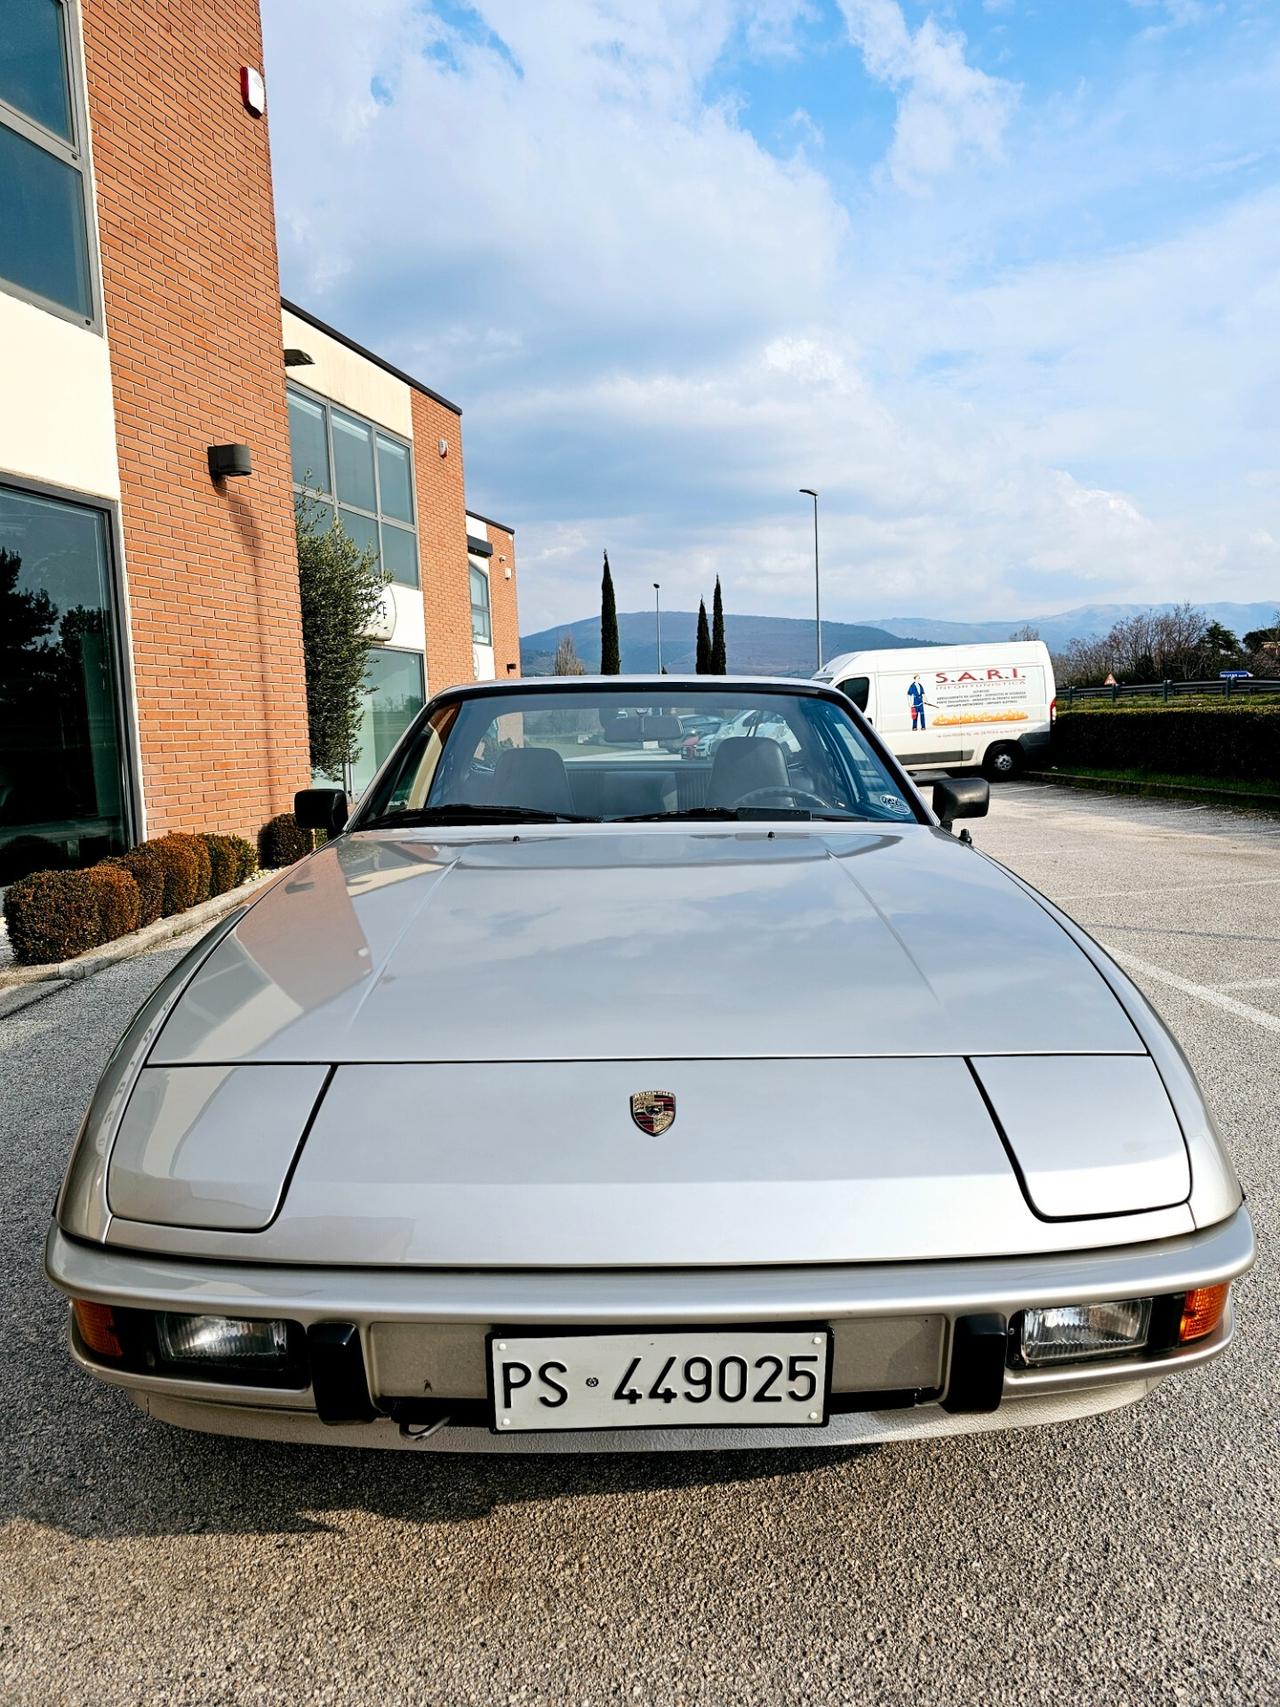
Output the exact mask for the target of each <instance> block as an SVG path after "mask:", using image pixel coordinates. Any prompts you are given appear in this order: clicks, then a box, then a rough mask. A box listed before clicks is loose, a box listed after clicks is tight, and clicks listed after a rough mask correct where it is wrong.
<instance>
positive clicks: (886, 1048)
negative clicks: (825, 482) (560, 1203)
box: [150, 825, 1144, 1065]
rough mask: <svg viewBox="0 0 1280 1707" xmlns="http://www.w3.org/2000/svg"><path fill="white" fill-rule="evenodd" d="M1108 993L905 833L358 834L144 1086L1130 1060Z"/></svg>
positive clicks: (990, 879)
mask: <svg viewBox="0 0 1280 1707" xmlns="http://www.w3.org/2000/svg"><path fill="white" fill-rule="evenodd" d="M1143 1052H1144V1051H1143V1044H1142V1041H1141V1040H1140V1038H1139V1037H1138V1035H1137V1033H1136V1032H1135V1030H1134V1028H1133V1026H1132V1025H1131V1023H1130V1021H1129V1019H1128V1017H1127V1016H1126V1014H1125V1012H1124V1010H1123V1008H1122V1007H1121V1005H1120V1003H1119V1002H1118V1000H1117V999H1116V997H1115V995H1114V994H1113V993H1112V991H1111V989H1110V988H1109V986H1108V985H1107V983H1106V982H1105V980H1104V979H1103V978H1102V976H1101V974H1100V973H1099V972H1098V971H1097V969H1096V968H1095V967H1094V965H1093V964H1092V962H1091V961H1090V960H1089V959H1088V958H1087V957H1086V955H1085V954H1084V953H1083V952H1082V951H1081V949H1080V948H1079V947H1078V946H1077V945H1076V944H1075V943H1074V942H1073V941H1072V939H1071V938H1070V936H1069V935H1068V934H1067V933H1066V932H1065V931H1064V930H1063V928H1062V927H1061V925H1059V924H1058V923H1057V922H1056V921H1055V920H1054V918H1053V917H1052V916H1051V915H1050V914H1049V913H1048V912H1047V911H1046V910H1045V909H1044V908H1042V907H1041V906H1040V905H1039V904H1038V903H1037V902H1036V901H1035V899H1034V898H1033V897H1032V896H1030V895H1029V894H1028V893H1027V892H1026V891H1025V890H1024V889H1023V888H1022V887H1021V886H1019V885H1018V884H1016V883H1015V882H1013V880H1012V879H1011V878H1009V877H1008V875H1007V874H1006V873H1005V872H1004V871H1003V870H1002V869H1001V868H1000V867H999V866H997V865H995V864H994V863H993V862H992V861H990V860H988V859H985V858H984V857H982V856H981V855H980V854H979V853H977V852H976V851H975V850H973V849H970V848H966V847H964V846H963V845H961V844H960V843H958V842H956V841H955V840H953V839H952V838H951V837H949V836H947V835H945V834H943V833H942V832H940V831H937V830H933V829H930V828H928V827H926V826H924V825H907V826H901V827H897V826H885V827H884V828H883V829H880V828H877V829H876V830H874V831H872V830H868V829H867V828H865V827H862V828H859V829H856V830H842V829H834V828H832V829H830V830H828V829H827V827H825V826H824V828H823V830H822V831H821V832H819V831H817V830H816V829H814V828H813V827H811V826H807V825H806V826H804V827H800V826H796V827H794V828H793V827H791V826H787V827H785V828H784V827H783V826H781V825H779V826H778V827H777V828H776V829H774V828H765V827H764V826H758V825H752V826H750V827H745V826H744V827H741V828H738V827H734V828H732V829H724V830H721V829H719V828H718V827H717V828H716V829H715V830H712V829H710V828H709V827H708V828H698V829H696V830H690V831H688V832H685V831H682V830H676V829H673V828H671V827H669V826H663V827H661V828H658V829H653V830H649V829H646V828H644V827H640V826H633V827H628V828H626V829H623V830H616V831H615V830H612V829H609V830H603V831H597V830H594V829H586V830H582V829H578V828H576V827H575V829H574V830H572V831H568V832H557V831H547V830H540V829H539V830H533V831H530V832H521V833H520V834H519V835H515V834H513V833H511V832H505V833H502V834H494V833H493V832H485V833H481V834H468V835H465V836H463V835H459V834H457V833H453V834H450V835H448V836H445V835H442V834H440V833H439V832H436V833H424V832H417V833H407V834H404V833H402V834H400V835H395V836H393V835H387V834H377V833H372V832H370V833H365V834H356V835H352V836H347V837H343V838H341V839H340V840H339V841H337V842H336V843H335V844H334V845H332V846H331V847H328V848H324V849H322V850H321V851H320V852H319V853H317V854H315V855H314V856H313V857H312V858H310V859H308V860H306V861H305V862H303V863H302V864H301V865H299V866H298V867H296V868H295V869H294V870H292V871H291V872H290V873H289V874H288V875H286V876H285V877H284V878H283V879H282V880H281V881H280V882H278V883H277V884H275V885H274V886H273V887H272V888H271V889H270V890H269V891H268V892H267V893H266V894H264V895H263V896H262V897H261V899H260V900H258V901H257V902H256V903H255V904H254V905H253V906H252V907H251V908H250V909H249V910H248V911H247V912H246V914H245V915H244V917H243V918H242V919H241V920H240V921H239V922H238V923H237V925H236V926H235V928H234V929H233V930H232V931H230V932H229V933H228V934H227V935H225V936H224V937H223V939H222V940H221V941H220V942H219V943H218V945H217V947H216V948H215V949H214V950H213V952H212V954H210V955H209V957H208V958H207V960H206V961H205V962H204V963H203V964H202V966H201V967H200V969H199V971H198V972H197V974H196V976H195V977H194V979H193V980H192V982H191V984H190V985H189V986H188V988H187V990H186V992H185V993H184V995H183V996H182V998H181V999H180V1001H179V1002H178V1003H177V1004H176V1006H175V1008H174V1010H173V1012H172V1013H171V1015H170V1017H169V1019H168V1021H167V1023H166V1024H165V1027H164V1030H163V1031H162V1033H161V1035H160V1037H159V1039H158V1041H157V1043H156V1045H155V1047H154V1048H153V1050H152V1053H151V1056H150V1060H151V1062H152V1063H153V1064H172V1065H178V1064H214V1063H218V1064H232V1063H242V1062H243V1063H249V1062H258V1063H269V1062H275V1063H292V1064H306V1063H329V1064H336V1063H356V1062H362V1063H375V1062H388V1063H389V1062H418V1063H446V1062H448V1063H467V1062H515V1061H593V1060H595V1061H620V1060H635V1061H659V1060H661V1061H677V1060H712V1059H716V1060H724V1059H732V1058H742V1059H759V1058H767V1057H774V1058H776V1057H795V1056H812V1057H865V1056H871V1057H884V1056H912V1055H916V1056H958V1055H982V1054H1014V1055H1017V1054H1032V1055H1034V1054H1050V1053H1052V1054H1141V1053H1143Z"/></svg>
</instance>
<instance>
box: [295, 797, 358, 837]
mask: <svg viewBox="0 0 1280 1707" xmlns="http://www.w3.org/2000/svg"><path fill="white" fill-rule="evenodd" d="M293 815H294V817H295V818H296V819H297V820H298V825H299V828H301V829H303V830H323V831H324V833H325V835H326V836H336V835H338V834H339V833H340V832H341V831H342V830H344V829H345V828H346V826H347V819H348V818H349V817H350V816H351V802H350V800H349V799H348V798H347V793H346V790H345V789H342V788H300V789H299V790H298V792H297V793H296V794H295V795H294V797H293Z"/></svg>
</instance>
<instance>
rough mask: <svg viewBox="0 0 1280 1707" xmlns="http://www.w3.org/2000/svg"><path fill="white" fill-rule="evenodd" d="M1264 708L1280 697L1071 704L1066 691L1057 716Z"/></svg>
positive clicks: (1130, 698) (1154, 697)
mask: <svg viewBox="0 0 1280 1707" xmlns="http://www.w3.org/2000/svg"><path fill="white" fill-rule="evenodd" d="M1255 705H1256V706H1266V707H1268V708H1269V709H1270V708H1273V707H1275V706H1277V705H1280V693H1249V694H1244V693H1238V694H1232V696H1231V698H1230V699H1228V698H1227V697H1226V696H1225V695H1224V694H1220V693H1194V694H1191V693H1186V694H1178V695H1176V696H1171V697H1170V698H1169V699H1167V700H1166V699H1162V698H1161V697H1160V695H1159V694H1141V695H1138V694H1133V695H1127V694H1121V696H1120V698H1119V699H1078V700H1076V701H1075V703H1074V704H1072V703H1071V702H1070V701H1069V700H1068V698H1067V691H1066V689H1065V688H1059V689H1058V715H1059V717H1065V716H1067V715H1068V714H1070V715H1072V716H1074V715H1075V714H1076V713H1077V712H1080V711H1088V712H1091V713H1096V712H1100V711H1107V712H1115V711H1177V710H1179V709H1181V710H1183V711H1205V710H1208V709H1209V708H1212V709H1214V710H1224V709H1225V710H1227V711H1247V710H1248V709H1249V707H1250V706H1255Z"/></svg>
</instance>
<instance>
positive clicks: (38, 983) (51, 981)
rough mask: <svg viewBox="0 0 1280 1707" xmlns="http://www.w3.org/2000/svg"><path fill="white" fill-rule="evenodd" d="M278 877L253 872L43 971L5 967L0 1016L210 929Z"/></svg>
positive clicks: (0, 981) (0, 975) (273, 873)
mask: <svg viewBox="0 0 1280 1707" xmlns="http://www.w3.org/2000/svg"><path fill="white" fill-rule="evenodd" d="M286 869H288V868H287V867H286ZM279 876H280V873H279V872H278V871H261V872H256V873H255V874H254V876H252V877H251V878H250V879H249V881H248V882H247V883H242V884H241V885H240V886H239V888H237V889H228V890H227V892H226V894H225V895H214V896H213V897H211V899H210V900H208V901H201V902H200V903H199V905H198V906H195V907H188V908H187V910H186V912H185V913H174V914H172V915H171V916H170V917H169V918H166V919H157V920H156V922H155V923H154V924H153V925H144V926H143V928H142V929H141V930H138V931H130V932H129V934H128V935H127V936H121V937H117V938H116V939H115V941H114V942H104V943H103V944H102V946H101V947H100V948H91V949H89V950H88V952H87V953H85V954H77V955H75V956H74V957H73V958H72V959H70V960H57V961H49V962H47V963H46V964H45V965H43V966H6V967H4V968H2V969H0V1017H2V1016H3V1015H5V1014H10V1013H16V1012H17V1011H18V1010H19V1009H20V1008H25V1007H30V1006H31V1004H32V1003H33V1002H39V1001H43V999H44V998H45V997H46V996H52V995H53V994H54V992H55V991H57V990H61V989H65V987H66V986H67V985H68V984H76V983H79V982H80V980H81V979H83V978H92V977H94V975H95V974H96V973H98V972H105V971H106V969H107V967H108V966H116V965H118V964H119V963H120V961H122V960H132V959H133V958H134V956H135V955H139V954H145V953H147V951H148V950H149V949H152V948H158V947H160V946H161V945H162V944H164V943H166V942H171V941H172V940H173V939H174V938H175V937H180V936H186V935H187V933H188V932H189V931H194V930H199V928H200V927H201V925H211V924H214V923H215V922H216V921H217V920H218V919H221V918H223V917H224V916H225V915H226V914H227V913H231V912H234V911H235V909H236V908H237V907H243V906H244V905H246V903H247V902H249V901H250V900H251V899H252V898H253V897H254V895H255V894H256V892H257V891H258V890H259V889H261V888H262V886H263V885H264V884H266V883H269V882H271V881H272V880H273V879H274V878H277V877H279Z"/></svg>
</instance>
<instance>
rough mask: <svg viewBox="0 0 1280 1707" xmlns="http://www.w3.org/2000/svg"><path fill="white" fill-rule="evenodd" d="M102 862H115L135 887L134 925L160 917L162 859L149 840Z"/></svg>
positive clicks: (161, 905)
mask: <svg viewBox="0 0 1280 1707" xmlns="http://www.w3.org/2000/svg"><path fill="white" fill-rule="evenodd" d="M102 863H103V865H118V866H119V867H120V869H121V870H122V871H127V872H128V873H129V876H130V877H132V879H133V881H134V883H135V884H136V885H137V889H138V924H139V925H154V924H155V922H156V920H157V919H160V918H163V917H164V861H163V860H162V859H160V858H158V857H157V855H156V853H155V850H154V848H153V847H152V845H151V843H150V842H143V843H142V845H141V846H140V847H136V848H130V849H129V852H128V853H126V854H117V855H116V856H115V858H114V859H106V860H103V862H102Z"/></svg>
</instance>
